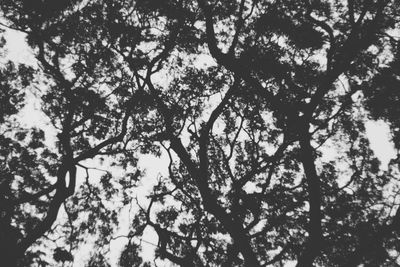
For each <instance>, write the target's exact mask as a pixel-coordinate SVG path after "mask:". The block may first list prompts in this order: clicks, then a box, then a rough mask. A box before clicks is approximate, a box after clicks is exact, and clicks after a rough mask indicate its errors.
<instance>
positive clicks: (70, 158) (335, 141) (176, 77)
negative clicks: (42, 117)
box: [0, 0, 400, 267]
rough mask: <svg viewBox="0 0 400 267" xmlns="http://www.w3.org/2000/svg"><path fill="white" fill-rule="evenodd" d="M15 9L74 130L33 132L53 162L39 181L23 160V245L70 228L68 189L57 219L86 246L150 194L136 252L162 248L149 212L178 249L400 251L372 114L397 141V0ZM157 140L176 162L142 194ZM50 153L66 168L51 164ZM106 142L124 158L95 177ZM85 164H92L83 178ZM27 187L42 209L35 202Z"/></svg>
mask: <svg viewBox="0 0 400 267" xmlns="http://www.w3.org/2000/svg"><path fill="white" fill-rule="evenodd" d="M1 8H2V15H3V17H4V18H5V19H6V21H7V25H8V27H10V28H14V29H17V30H20V31H22V32H25V33H26V34H27V40H28V43H29V45H30V46H31V47H32V49H33V51H34V53H35V56H36V58H37V61H38V64H39V66H40V70H37V73H36V74H35V75H36V77H41V79H42V80H43V81H45V82H42V84H41V87H40V88H41V91H42V103H43V111H44V112H45V114H46V115H47V116H48V117H49V118H50V120H51V122H52V124H53V126H54V128H55V130H56V131H57V133H58V134H57V139H58V140H57V151H53V152H48V153H46V154H45V155H40V157H38V155H39V154H38V153H39V152H38V151H39V150H43V149H44V148H42V147H44V145H39V146H37V144H36V146H34V147H30V146H29V145H28V147H26V148H25V149H26V150H27V153H28V152H29V153H31V154H33V155H34V156H32V157H30V158H29V159H26V158H23V157H22V156H21V157H18V156H17V158H16V159H15V160H14V161H15V162H16V163H15V164H20V165H23V166H24V167H26V168H27V170H26V171H25V172H26V173H28V174H29V175H32V173H40V174H41V175H39V174H38V177H37V179H38V180H40V182H39V184H38V186H36V187H34V186H33V185H31V184H29V183H28V180H29V179H28V177H25V176H22V175H18V174H17V173H15V172H12V173H11V176H10V175H9V177H10V178H9V179H10V181H11V182H10V183H8V184H9V185H8V188H7V190H8V191H9V192H13V193H11V194H10V195H13V196H15V197H13V198H15V201H14V202H13V204H12V205H11V206H10V207H12V210H11V211H10V213H7V214H9V215H7V216H9V217H10V218H11V219H8V221H5V222H4V224H5V225H7V227H8V228H13V229H17V230H18V231H17V232H16V233H17V234H16V235H15V237H14V239H13V240H15V241H14V243H15V251H16V253H14V255H15V260H16V259H19V258H23V254H24V253H25V252H26V251H27V249H28V248H29V247H31V246H33V245H34V243H35V242H40V240H42V239H39V238H40V237H42V236H44V235H45V234H46V233H48V232H54V233H56V232H57V231H56V230H55V229H52V225H53V223H54V221H55V219H56V217H57V213H58V211H59V210H60V207H61V206H62V205H63V210H64V211H65V213H66V214H67V219H66V220H65V224H64V225H62V226H60V227H61V230H59V232H60V231H61V233H62V234H63V235H64V236H65V240H64V243H65V244H66V245H69V252H68V253H72V254H73V252H74V251H76V250H77V249H78V248H79V246H80V245H81V244H82V243H84V241H85V239H86V238H87V236H94V237H95V246H96V247H97V249H100V251H102V252H103V251H106V250H107V247H108V245H109V243H110V242H111V240H112V238H113V235H114V233H115V232H116V229H117V227H118V225H119V222H118V214H119V213H120V212H121V211H122V210H123V209H124V207H131V206H136V207H137V208H136V210H135V212H134V213H135V216H134V218H132V220H131V225H130V232H129V233H128V235H127V238H128V240H129V242H128V245H127V246H126V247H125V249H124V251H123V252H122V255H121V258H120V262H119V263H120V265H121V266H131V265H132V266H140V264H142V265H143V266H145V265H149V263H142V260H141V259H140V257H139V254H138V251H139V247H138V245H137V242H138V241H140V240H141V239H142V235H143V233H144V231H145V229H147V228H151V229H153V230H154V232H155V233H156V234H157V235H158V242H157V249H156V253H155V256H156V258H160V259H165V260H169V261H171V262H173V263H175V264H177V265H180V266H210V265H211V266H251V267H254V266H264V265H266V266H268V265H271V266H273V265H274V266H282V265H284V264H285V263H287V262H289V261H295V262H297V266H313V265H316V266H358V265H360V264H365V265H366V266H392V265H395V264H398V263H397V261H398V260H397V259H398V256H399V253H400V251H399V246H400V243H399V241H398V240H399V239H398V237H399V236H398V235H399V233H400V232H399V230H400V228H399V223H400V221H399V219H400V212H398V203H397V201H398V200H397V199H398V187H399V182H398V179H399V177H398V175H399V158H397V159H392V161H391V162H390V163H389V166H388V168H387V170H386V171H385V170H383V169H381V168H380V162H379V160H378V159H377V158H376V157H375V156H374V153H373V151H372V150H371V148H370V144H369V141H368V138H367V136H366V132H365V122H366V121H368V120H371V118H372V119H383V120H385V121H386V122H387V123H388V124H389V126H390V129H391V134H392V137H393V138H392V140H393V141H394V143H395V148H396V149H398V147H399V143H398V141H399V138H400V135H399V127H400V124H399V123H400V122H399V119H398V115H399V112H398V109H399V108H398V100H399V95H400V94H399V89H398V85H399V75H400V73H399V66H398V64H399V58H398V57H399V55H400V54H399V52H400V51H399V47H400V46H399V39H398V38H399V37H398V30H399V25H400V24H399V23H400V17H399V12H400V6H399V3H397V1H395V0H391V1H390V0H365V1H361V0H353V1H351V0H348V1H338V0H330V1H328V0H326V1H324V0H309V1H307V0H305V1H294V0H285V1H260V0H248V1H246V0H240V1H239V0H238V1H226V2H222V1H206V0H198V1H185V0H168V1H156V0H153V1H148V0H137V1H131V0H129V1H128V0H121V1H111V0H101V1H91V0H89V1H62V2H61V3H60V5H55V4H54V3H53V2H52V1H48V0H46V1H21V0H20V1H11V0H10V1H9V0H3V1H2V3H1ZM7 73H8V72H5V77H8V75H12V74H7ZM29 73H31V72H29ZM32 75H33V74H32ZM25 76H26V75H22V76H21V77H25ZM27 80H32V79H31V78H29V79H27ZM36 80H38V79H36ZM33 82H35V81H33ZM36 82H37V81H36ZM18 94H19V93H18V92H17V91H16V92H15V94H14V95H16V97H17V98H18ZM0 96H1V97H2V98H3V95H0ZM1 101H3V100H1ZM6 110H7V112H8V111H9V110H10V109H9V108H7V109H6ZM15 110H18V108H16V109H15ZM12 112H13V113H15V112H16V111H15V112H14V111H12ZM20 133H21V131H20V130H18V129H15V130H12V131H11V132H10V133H9V134H10V135H19V134H20ZM43 135H44V134H43V132H40V131H34V132H33V133H32V136H36V137H32V138H31V139H32V140H36V139H35V138H38V139H39V140H42V139H43ZM23 140H25V139H24V138H21V140H19V142H16V144H19V143H20V142H22V141H23ZM39 140H38V141H36V143H40V142H41V141H39ZM40 144H42V143H40ZM39 148H40V149H39ZM38 149H39V150H38ZM46 151H47V150H46ZM15 153H18V152H15ZM20 153H22V152H20ZM35 153H36V154H35ZM149 153H150V154H153V155H154V156H156V157H161V156H167V157H168V158H169V160H170V164H169V166H168V170H167V172H166V173H165V174H160V176H159V177H158V179H157V183H156V185H155V186H154V188H153V191H152V192H151V193H150V194H149V196H148V203H142V202H141V201H139V200H138V199H136V197H135V191H134V190H135V189H134V188H135V187H136V186H137V185H138V184H140V182H141V181H143V182H144V180H145V179H142V178H143V177H144V176H143V174H142V171H141V170H139V169H138V168H137V167H136V163H137V159H138V158H139V157H140V156H141V155H143V154H149ZM17 155H18V154H17ZM47 157H50V158H51V159H52V160H51V163H48V167H49V168H50V169H51V170H52V171H45V170H44V169H43V168H41V167H40V166H42V165H41V164H44V163H39V161H46V162H48V160H47ZM95 157H97V158H100V157H101V158H104V159H106V157H107V161H112V164H113V165H115V166H117V167H121V168H122V169H123V170H124V172H125V175H123V176H122V177H117V175H114V174H112V173H111V172H108V171H107V172H105V174H104V175H103V176H102V177H100V178H99V179H97V180H96V179H94V178H92V177H90V175H89V170H90V168H89V167H87V166H86V165H87V164H86V161H87V160H88V159H91V158H95ZM25 161H27V162H28V163H29V162H30V161H34V163H33V164H32V167H29V166H30V165H29V164H26V163H25ZM5 162H6V164H8V165H10V164H11V163H12V162H13V161H11V160H8V161H5ZM11 166H13V164H11ZM43 166H45V167H46V166H47V165H43ZM7 168H11V167H7ZM76 168H81V169H83V170H84V171H85V172H86V177H82V178H83V179H82V182H81V183H79V185H76V182H75V180H76ZM36 169H37V170H36ZM4 177H7V176H4ZM21 177H22V178H21ZM52 177H53V179H51V178H52ZM54 178H55V179H54ZM2 179H4V178H3V177H2ZM19 180H20V182H12V181H19ZM50 181H55V182H53V183H51V182H50ZM67 181H68V182H67ZM24 187H27V188H29V192H31V193H33V195H31V197H32V199H33V200H32V201H31V202H29V203H30V205H33V206H34V207H36V208H37V209H39V208H38V207H40V209H39V212H35V214H29V215H23V214H24V213H26V212H27V211H28V210H30V209H29V208H28V207H26V206H25V205H23V203H26V202H27V201H24V202H21V201H20V200H19V199H20V198H22V196H20V195H18V194H17V193H16V192H22V190H23V188H24ZM75 187H77V188H75ZM42 197H43V198H42ZM39 200H40V201H39ZM4 203H6V202H4ZM28 222H29V223H28ZM2 223H3V222H2ZM25 224H29V227H28V226H26V225H25ZM7 233H11V231H7ZM3 235H4V234H3ZM42 242H44V241H43V240H42ZM60 251H61V250H60ZM62 251H64V250H62ZM65 252H67V251H66V250H65ZM2 253H3V251H2ZM59 254H60V253H58V254H57V255H58V256H60V255H59ZM10 255H11V254H10ZM69 255H70V254H68V256H67V254H65V255H64V256H65V257H63V259H66V260H70V257H69ZM54 256H55V254H54ZM58 258H59V257H58ZM100 262H101V263H100ZM100 264H103V265H104V266H108V265H107V264H108V263H106V257H105V256H104V255H103V254H102V253H100V252H96V253H94V254H93V257H92V258H91V260H90V261H89V266H100Z"/></svg>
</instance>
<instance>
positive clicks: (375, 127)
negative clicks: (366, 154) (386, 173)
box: [365, 120, 396, 170]
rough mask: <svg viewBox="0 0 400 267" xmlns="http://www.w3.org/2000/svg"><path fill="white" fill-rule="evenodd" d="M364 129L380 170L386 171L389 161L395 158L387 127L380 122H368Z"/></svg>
mask: <svg viewBox="0 0 400 267" xmlns="http://www.w3.org/2000/svg"><path fill="white" fill-rule="evenodd" d="M365 129H366V132H367V136H368V140H369V142H370V145H371V149H372V150H373V151H374V153H375V155H376V157H377V158H378V159H379V160H380V161H381V163H382V164H381V169H383V170H387V167H388V164H389V161H390V160H391V159H393V158H395V157H396V151H395V149H394V144H393V142H392V140H391V137H390V130H389V126H388V125H387V124H386V123H385V122H383V121H382V120H379V121H368V122H366V123H365Z"/></svg>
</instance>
